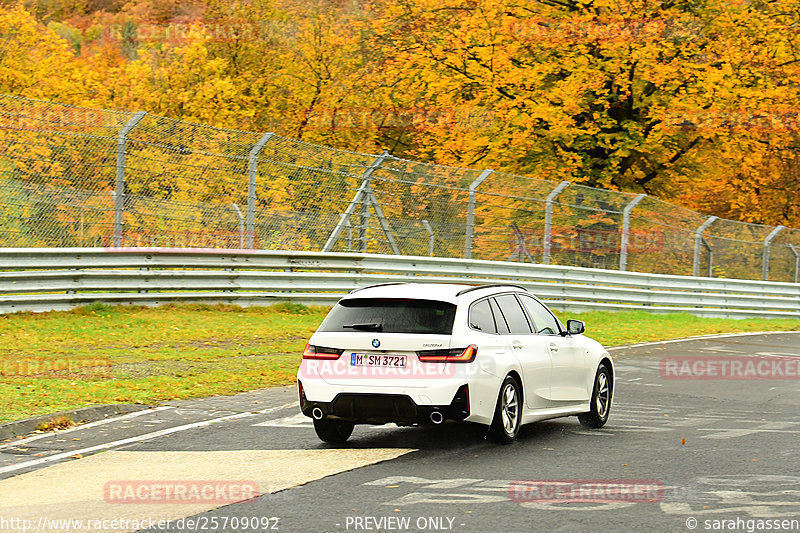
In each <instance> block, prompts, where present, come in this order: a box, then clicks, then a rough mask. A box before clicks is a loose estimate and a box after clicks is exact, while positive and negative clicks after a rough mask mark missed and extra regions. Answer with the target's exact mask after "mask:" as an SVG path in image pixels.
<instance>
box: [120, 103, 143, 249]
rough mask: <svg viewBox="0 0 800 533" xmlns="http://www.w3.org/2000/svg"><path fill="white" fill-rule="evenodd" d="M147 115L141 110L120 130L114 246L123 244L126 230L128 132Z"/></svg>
mask: <svg viewBox="0 0 800 533" xmlns="http://www.w3.org/2000/svg"><path fill="white" fill-rule="evenodd" d="M145 115H147V113H145V112H144V111H139V112H137V113H136V114H134V115H133V117H131V119H130V120H129V121H128V122H127V124H125V125H124V126H123V127H122V129H121V130H120V132H119V137H117V173H116V183H115V186H114V246H115V247H116V248H119V247H120V246H122V233H123V231H124V220H123V213H124V211H125V147H126V145H127V142H128V133H130V131H131V130H132V129H133V128H135V127H136V125H137V124H138V123H139V122H140V121H141V120H142V119H143V118H144V117H145Z"/></svg>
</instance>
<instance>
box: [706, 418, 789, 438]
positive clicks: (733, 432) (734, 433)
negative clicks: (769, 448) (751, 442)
mask: <svg viewBox="0 0 800 533" xmlns="http://www.w3.org/2000/svg"><path fill="white" fill-rule="evenodd" d="M795 426H797V422H768V423H766V424H762V425H760V426H756V427H753V428H730V429H721V428H698V429H697V431H715V432H716V433H712V434H711V435H703V436H702V437H700V438H701V439H730V438H733V437H745V436H747V435H753V434H756V433H800V431H796V430H789V429H786V428H790V427H795Z"/></svg>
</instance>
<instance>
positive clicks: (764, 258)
mask: <svg viewBox="0 0 800 533" xmlns="http://www.w3.org/2000/svg"><path fill="white" fill-rule="evenodd" d="M784 229H786V226H777V227H776V228H775V229H773V230H772V231H771V232H770V234H769V235H767V238H766V239H764V250H763V251H762V252H761V281H767V280H768V279H769V245H770V243H771V242H772V239H774V238H775V237H777V236H778V233H780V232H781V230H784Z"/></svg>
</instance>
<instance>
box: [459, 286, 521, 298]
mask: <svg viewBox="0 0 800 533" xmlns="http://www.w3.org/2000/svg"><path fill="white" fill-rule="evenodd" d="M497 287H514V288H515V289H522V290H523V291H525V292H528V289H526V288H525V287H523V286H522V285H515V284H513V283H492V284H490V285H475V286H474V287H469V288H466V289H463V290H460V291H458V292H457V293H456V296H461V295H462V294H466V293H468V292H472V291H477V290H479V289H491V288H497Z"/></svg>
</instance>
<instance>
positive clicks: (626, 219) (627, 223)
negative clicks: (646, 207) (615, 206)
mask: <svg viewBox="0 0 800 533" xmlns="http://www.w3.org/2000/svg"><path fill="white" fill-rule="evenodd" d="M646 196H647V195H646V194H640V195H638V196H637V197H636V198H634V199H633V200H632V201H631V203H629V204H628V205H626V206H625V209H624V210H623V211H622V241H621V242H620V245H619V269H620V270H626V269H627V268H628V243H629V242H630V237H631V211H633V208H634V207H636V206H637V205H638V204H639V202H641V201H642V200H643V199H644V198H645V197H646Z"/></svg>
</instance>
